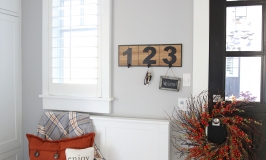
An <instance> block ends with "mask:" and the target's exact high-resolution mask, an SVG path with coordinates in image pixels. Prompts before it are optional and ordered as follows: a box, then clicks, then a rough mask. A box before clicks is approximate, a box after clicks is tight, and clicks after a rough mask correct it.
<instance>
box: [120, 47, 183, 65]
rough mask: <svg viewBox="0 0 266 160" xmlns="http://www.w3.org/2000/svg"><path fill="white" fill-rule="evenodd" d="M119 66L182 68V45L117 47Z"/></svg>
mask: <svg viewBox="0 0 266 160" xmlns="http://www.w3.org/2000/svg"><path fill="white" fill-rule="evenodd" d="M118 54H119V56H118V58H119V60H118V63H119V66H128V67H129V66H147V65H150V66H160V67H169V66H171V67H182V44H161V45H119V46H118Z"/></svg>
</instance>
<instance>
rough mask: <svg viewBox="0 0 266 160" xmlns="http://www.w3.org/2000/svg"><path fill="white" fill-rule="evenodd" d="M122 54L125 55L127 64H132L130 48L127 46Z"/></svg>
mask: <svg viewBox="0 0 266 160" xmlns="http://www.w3.org/2000/svg"><path fill="white" fill-rule="evenodd" d="M123 55H124V56H125V55H127V64H132V48H128V49H127V50H126V51H125V52H123Z"/></svg>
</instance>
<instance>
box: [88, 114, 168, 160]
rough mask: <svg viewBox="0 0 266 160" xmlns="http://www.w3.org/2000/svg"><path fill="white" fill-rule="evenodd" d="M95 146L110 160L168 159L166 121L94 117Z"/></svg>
mask: <svg viewBox="0 0 266 160" xmlns="http://www.w3.org/2000/svg"><path fill="white" fill-rule="evenodd" d="M91 119H92V123H93V126H94V130H95V133H96V139H95V143H96V144H97V146H98V147H99V149H100V151H101V152H102V154H103V156H104V157H105V158H106V159H108V160H123V159H127V160H135V159H152V160H168V159H169V157H170V155H169V144H170V140H169V122H168V121H167V120H153V119H136V118H122V117H102V116H91Z"/></svg>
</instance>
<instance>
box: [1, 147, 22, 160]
mask: <svg viewBox="0 0 266 160" xmlns="http://www.w3.org/2000/svg"><path fill="white" fill-rule="evenodd" d="M21 159H22V157H21V148H17V149H14V150H11V151H9V152H6V153H3V154H0V160H21Z"/></svg>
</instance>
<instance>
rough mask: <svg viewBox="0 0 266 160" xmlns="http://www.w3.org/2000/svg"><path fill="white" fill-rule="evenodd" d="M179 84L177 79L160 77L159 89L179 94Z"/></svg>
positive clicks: (179, 80)
mask: <svg viewBox="0 0 266 160" xmlns="http://www.w3.org/2000/svg"><path fill="white" fill-rule="evenodd" d="M180 82H181V79H180V78H177V77H169V76H161V77H160V85H159V89H162V90H169V91H176V92H179V88H180Z"/></svg>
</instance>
